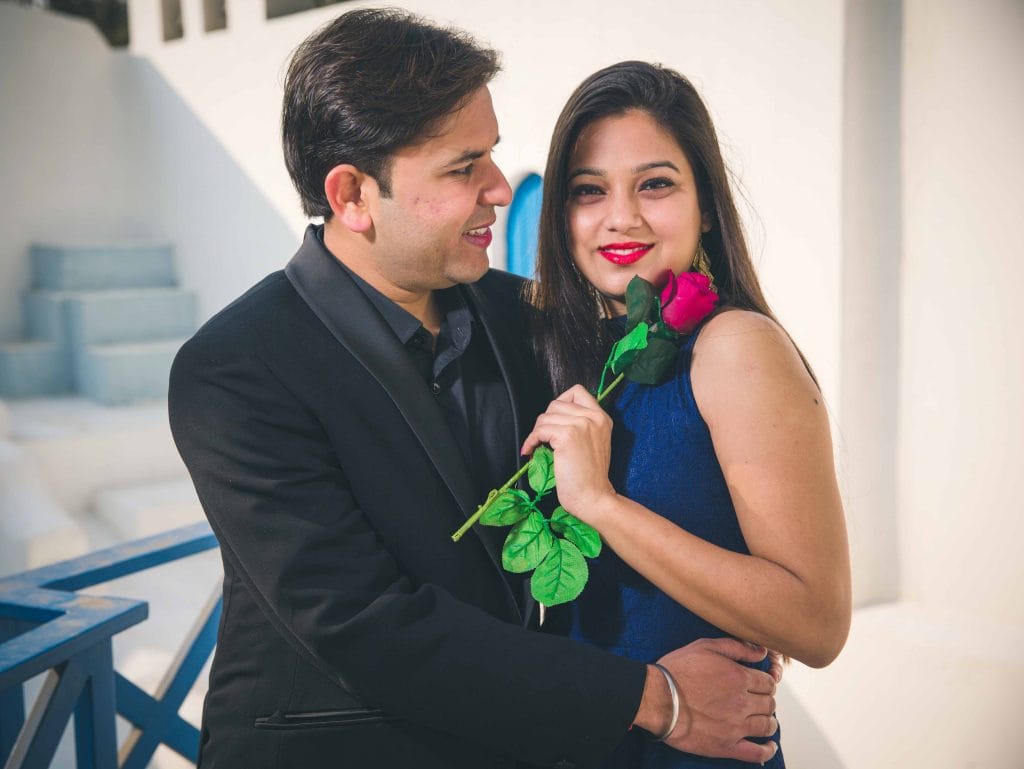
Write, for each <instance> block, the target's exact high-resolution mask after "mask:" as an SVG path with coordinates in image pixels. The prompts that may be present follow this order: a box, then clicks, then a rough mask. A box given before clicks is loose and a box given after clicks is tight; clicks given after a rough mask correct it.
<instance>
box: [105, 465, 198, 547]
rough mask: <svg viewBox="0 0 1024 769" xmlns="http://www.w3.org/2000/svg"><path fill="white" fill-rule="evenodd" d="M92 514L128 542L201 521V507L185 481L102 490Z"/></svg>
mask: <svg viewBox="0 0 1024 769" xmlns="http://www.w3.org/2000/svg"><path fill="white" fill-rule="evenodd" d="M93 514H94V515H95V516H96V517H97V518H98V519H100V520H102V521H104V522H105V523H106V524H107V525H108V526H110V528H111V529H112V530H114V532H115V533H116V534H117V536H118V539H119V541H128V540H133V539H140V538H142V537H148V536H149V535H151V534H159V533H160V532H163V531H168V530H170V529H175V528H177V527H179V526H186V525H188V524H190V523H196V522H198V521H201V520H203V508H202V506H201V505H200V504H199V499H198V497H196V492H195V488H194V487H193V486H192V481H190V480H189V479H188V478H184V479H182V480H175V481H164V482H160V483H147V484H140V485H136V486H127V487H122V488H116V489H104V490H103V491H100V492H99V493H98V494H97V495H96V500H95V503H94V505H93Z"/></svg>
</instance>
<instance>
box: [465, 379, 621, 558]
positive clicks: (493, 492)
mask: <svg viewBox="0 0 1024 769" xmlns="http://www.w3.org/2000/svg"><path fill="white" fill-rule="evenodd" d="M625 377H626V374H625V373H622V374H619V375H618V376H617V377H615V379H614V380H612V383H611V384H610V385H608V386H607V387H606V388H604V390H602V391H601V392H600V393H598V396H597V402H598V403H600V402H601V401H603V400H604V399H605V397H607V395H608V394H609V393H610V392H611V391H612V390H614V389H615V388H616V387H618V385H619V382H621V381H622V380H623V379H624V378H625ZM529 467H530V463H529V462H527V463H526V464H525V465H523V466H522V467H520V468H519V469H518V470H517V471H516V474H515V475H513V476H512V477H511V478H509V479H508V481H506V482H505V485H504V486H502V487H501V488H500V489H491V492H490V493H489V494H488V495H487V499H485V500H484V503H483V504H482V505H480V507H478V508H477V509H476V512H475V513H473V515H471V516H470V517H469V518H467V519H466V522H465V523H464V524H462V526H460V527H459V530H458V531H457V532H455V533H454V534H452V542H458V541H459V540H460V539H462V537H463V535H464V534H465V533H466V532H467V531H469V530H470V529H472V528H473V524H475V523H476V522H477V521H479V520H480V516H482V515H483V514H484V513H486V512H487V508H489V507H490V506H491V502H493V501H494V500H495V499H497V498H498V497H499V496H500V495H502V494H504V493H505V492H506V491H508V490H509V489H510V488H511V487H512V484H514V483H515V482H516V481H518V480H519V479H520V478H522V477H523V473H525V472H526V471H527V469H529Z"/></svg>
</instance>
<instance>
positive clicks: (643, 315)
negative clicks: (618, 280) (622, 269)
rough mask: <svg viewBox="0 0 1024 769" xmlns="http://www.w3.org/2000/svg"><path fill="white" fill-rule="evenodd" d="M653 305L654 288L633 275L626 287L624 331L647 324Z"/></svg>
mask: <svg viewBox="0 0 1024 769" xmlns="http://www.w3.org/2000/svg"><path fill="white" fill-rule="evenodd" d="M653 305H654V286H652V285H651V284H650V283H648V282H647V281H646V280H644V279H643V278H641V277H640V276H639V275H634V276H633V279H632V280H631V281H629V285H628V286H626V331H627V332H629V331H632V330H633V329H634V328H636V326H638V325H640V324H641V323H646V322H648V321H649V320H650V314H651V307H652V306H653Z"/></svg>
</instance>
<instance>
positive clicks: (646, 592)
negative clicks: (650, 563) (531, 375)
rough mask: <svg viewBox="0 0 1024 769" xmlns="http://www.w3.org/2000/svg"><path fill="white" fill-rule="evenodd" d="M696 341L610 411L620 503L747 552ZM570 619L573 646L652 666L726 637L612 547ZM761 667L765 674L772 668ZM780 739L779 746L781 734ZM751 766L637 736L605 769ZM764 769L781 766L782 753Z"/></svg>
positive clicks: (595, 564) (593, 568)
mask: <svg viewBox="0 0 1024 769" xmlns="http://www.w3.org/2000/svg"><path fill="white" fill-rule="evenodd" d="M612 322H614V321H612ZM620 329H621V326H620ZM619 333H620V334H621V330H620V332H619ZM698 334H699V329H698V330H697V331H696V332H695V333H694V334H693V335H691V336H689V337H687V338H686V339H685V340H684V341H683V343H682V347H681V348H680V354H679V357H678V360H677V363H676V370H675V373H674V375H673V376H672V377H671V378H670V379H669V380H668V381H666V382H665V383H664V384H661V385H658V386H650V385H638V384H636V383H634V382H628V381H626V382H623V383H622V384H620V385H619V392H618V395H617V397H615V399H614V403H613V404H611V405H610V406H609V407H608V411H609V413H610V414H611V415H612V418H613V419H614V421H615V427H614V430H613V431H612V458H611V481H612V483H613V485H614V486H615V489H616V490H617V491H618V492H619V493H620V494H624V495H625V496H627V497H630V498H631V499H634V500H636V501H637V502H639V503H640V504H642V505H644V506H645V507H648V508H650V509H651V510H654V511H655V512H657V513H659V514H660V515H663V516H665V517H666V518H668V519H669V520H670V521H673V522H675V523H676V524H678V525H679V526H681V527H682V528H684V529H686V530H687V531H689V532H691V533H692V534H695V535H696V536H698V537H701V538H702V539H706V540H707V541H708V542H713V543H714V544H716V545H719V546H721V547H724V548H728V549H729V550H733V551H735V552H738V553H748V552H749V551H748V550H747V546H746V543H745V542H744V540H743V534H742V533H741V532H740V527H739V523H738V521H737V519H736V511H735V509H734V508H733V504H732V500H731V498H730V497H729V492H728V489H727V488H726V484H725V478H724V477H723V476H722V468H721V467H720V466H719V464H718V459H717V458H716V457H715V452H714V448H713V446H712V443H711V434H710V433H709V432H708V428H707V425H706V424H705V422H704V420H703V418H702V417H701V415H700V413H699V412H698V410H697V404H696V402H695V401H694V398H693V389H692V387H691V385H690V359H691V355H692V350H693V344H694V342H695V341H696V338H697V335H698ZM568 612H569V616H568V617H567V618H563V621H566V620H567V621H568V622H569V635H570V637H572V638H575V639H577V640H580V641H584V642H586V643H590V644H593V645H596V646H600V647H602V648H604V649H608V650H609V651H612V652H614V653H615V654H620V655H622V656H625V657H630V658H632V659H636V660H640V661H642V662H654V661H655V660H657V659H658V658H659V657H661V656H662V655H664V654H666V653H668V652H670V651H672V650H673V649H677V648H679V647H680V646H685V645H686V644H688V643H690V642H691V641H695V640H697V639H698V638H717V637H722V636H725V635H727V634H726V633H725V632H723V631H722V630H720V629H719V628H717V627H715V626H714V625H712V624H710V623H708V622H706V621H705V620H703V619H701V618H700V617H698V616H697V615H696V614H694V613H693V612H691V611H689V610H688V609H686V608H685V607H683V606H680V605H679V604H678V603H676V602H675V601H674V600H672V599H671V598H669V597H668V596H667V595H665V593H663V592H662V591H661V590H659V589H658V588H656V587H655V586H654V585H652V584H651V583H650V582H648V581H647V580H646V579H644V578H643V577H642V576H640V575H639V574H637V572H635V571H634V570H633V569H632V568H630V567H629V566H627V565H626V564H625V563H624V562H623V561H622V560H621V559H620V558H619V557H618V556H617V555H616V554H615V553H614V552H612V550H611V549H610V548H607V547H606V548H604V549H603V551H602V553H601V555H600V556H599V557H598V558H596V559H595V560H593V561H591V562H590V581H589V583H588V584H587V587H586V588H585V589H584V591H583V593H582V595H581V596H580V597H579V598H578V599H577V600H576V601H575V602H574V603H572V604H570V605H569V608H568ZM758 667H760V668H761V669H762V670H767V668H768V664H767V661H766V662H765V663H763V664H761V665H759V666H758ZM774 739H775V740H776V741H777V740H778V739H779V735H778V733H776V735H775V737H774ZM780 744H781V743H780ZM750 766H757V764H748V763H745V762H742V761H732V760H727V759H710V758H703V757H700V756H693V755H690V754H686V753H679V752H677V751H675V750H672V749H671V748H669V747H667V746H666V745H663V744H661V743H659V742H655V741H653V740H651V739H650V737H649V736H648V735H647V734H646V733H645V732H644V731H643V730H640V729H634V730H632V731H631V732H629V734H627V735H626V737H625V739H624V740H623V741H622V742H621V743H620V744H619V746H618V748H617V749H616V751H615V752H614V753H613V755H612V756H611V757H609V759H608V760H607V761H606V762H605V763H604V764H603V765H602V769H697V768H698V767H709V768H710V767H715V769H722V768H724V767H750ZM765 766H770V767H773V768H775V769H778V768H780V767H784V766H785V763H784V761H783V758H782V751H781V750H779V752H778V753H776V755H775V757H774V758H773V759H772V760H771V761H769V762H768V763H767V764H765Z"/></svg>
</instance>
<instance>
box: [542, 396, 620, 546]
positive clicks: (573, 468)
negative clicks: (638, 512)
mask: <svg viewBox="0 0 1024 769" xmlns="http://www.w3.org/2000/svg"><path fill="white" fill-rule="evenodd" d="M611 436H612V419H611V417H610V416H608V413H607V412H606V411H605V410H604V409H603V408H601V404H600V403H598V402H597V400H596V399H595V398H594V396H592V395H591V394H590V393H588V392H587V391H586V389H585V388H584V387H582V386H581V385H574V386H573V387H571V388H569V389H568V390H566V391H565V392H564V393H562V394H561V395H559V396H558V398H556V399H555V400H553V401H551V404H550V405H549V406H548V410H547V411H545V412H544V413H543V414H541V415H540V416H539V417H537V423H536V424H535V425H534V427H533V432H531V433H530V434H529V435H528V436H527V437H526V441H525V442H524V443H523V448H522V453H523V454H524V455H527V454H530V453H531V452H532V451H533V450H534V449H535V448H537V446H539V445H540V444H541V443H546V444H548V445H549V446H550V447H551V448H552V450H553V451H554V452H555V483H556V489H555V491H556V493H557V494H558V502H559V504H561V505H562V507H564V508H565V509H566V510H568V511H569V512H570V513H572V514H573V515H575V516H576V517H577V518H579V519H580V520H581V521H584V522H585V523H589V524H590V525H591V526H593V527H594V528H596V529H598V531H600V526H599V525H598V519H599V518H600V517H601V511H602V509H604V508H605V507H606V503H607V502H608V501H610V500H612V499H614V498H615V489H614V488H612V484H611V481H609V480H608V465H609V462H610V461H611Z"/></svg>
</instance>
